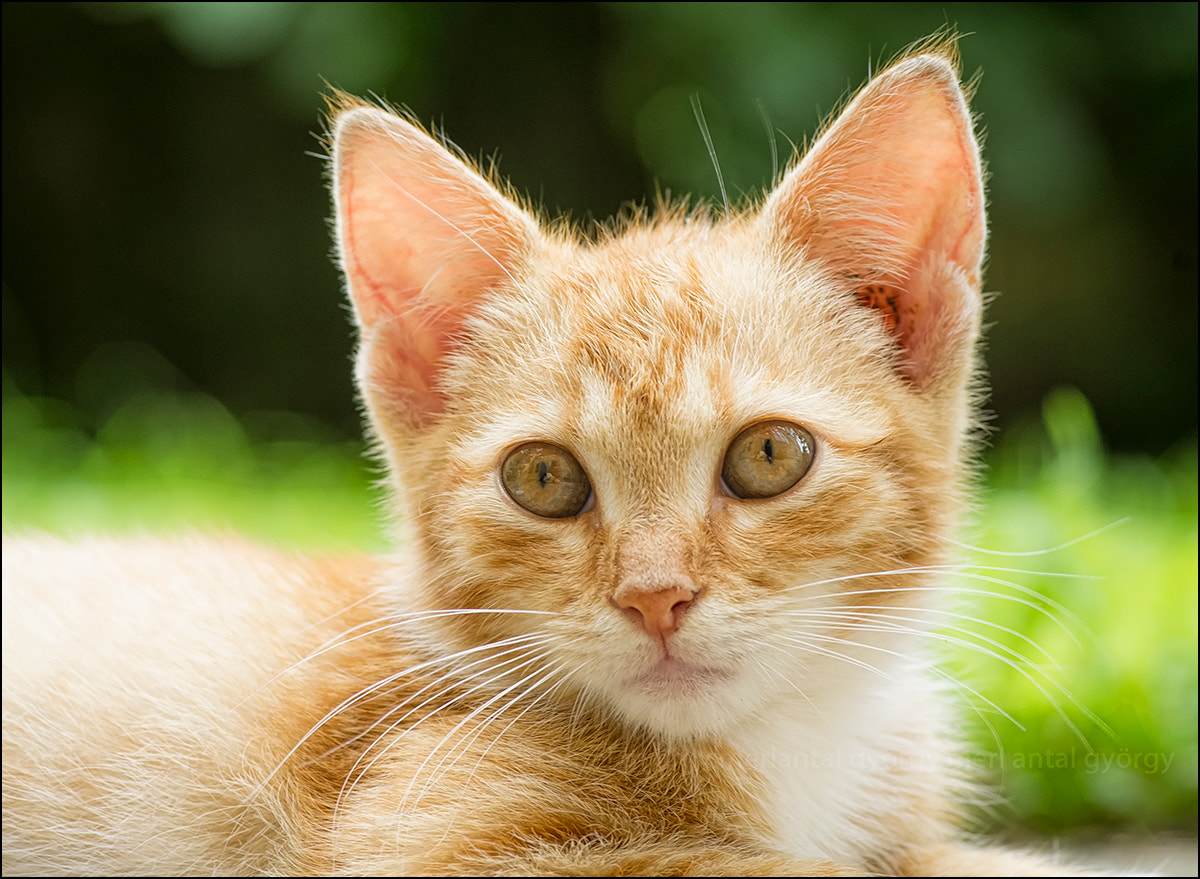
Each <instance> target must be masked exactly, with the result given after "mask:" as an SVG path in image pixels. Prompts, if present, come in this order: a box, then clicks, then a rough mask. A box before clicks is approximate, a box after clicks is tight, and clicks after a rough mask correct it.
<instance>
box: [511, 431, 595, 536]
mask: <svg viewBox="0 0 1200 879" xmlns="http://www.w3.org/2000/svg"><path fill="white" fill-rule="evenodd" d="M500 478H501V481H502V482H503V483H504V490H505V491H507V492H508V495H509V497H511V498H512V499H513V500H514V501H516V502H517V503H518V504H520V505H521V506H523V507H524V508H525V509H527V510H529V512H531V513H533V514H535V515H538V516H544V517H546V518H547V519H566V518H569V517H571V516H578V515H579V514H580V513H582V512H583V509H584V507H586V506H587V502H588V498H590V497H591V496H592V484H591V483H590V482H589V481H588V478H587V474H586V473H584V472H583V467H581V466H580V464H579V462H578V461H576V460H575V456H574V455H572V454H571V453H570V452H568V451H567V450H566V449H564V448H562V447H561V446H556V445H553V444H551V443H525V445H523V446H519V447H517V448H516V449H514V450H513V451H512V452H511V453H510V454H509V456H508V457H507V458H505V459H504V464H503V465H502V466H501V468H500Z"/></svg>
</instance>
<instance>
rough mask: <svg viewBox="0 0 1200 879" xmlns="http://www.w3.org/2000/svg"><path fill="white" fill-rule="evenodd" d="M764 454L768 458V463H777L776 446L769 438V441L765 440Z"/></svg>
mask: <svg viewBox="0 0 1200 879" xmlns="http://www.w3.org/2000/svg"><path fill="white" fill-rule="evenodd" d="M763 452H764V453H765V454H766V456H767V463H768V464H774V463H775V446H774V445H773V444H772V443H771V438H770V437H767V439H765V440H763Z"/></svg>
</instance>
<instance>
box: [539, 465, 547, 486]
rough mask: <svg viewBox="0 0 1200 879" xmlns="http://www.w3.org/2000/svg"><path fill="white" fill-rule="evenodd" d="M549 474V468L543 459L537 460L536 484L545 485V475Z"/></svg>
mask: <svg viewBox="0 0 1200 879" xmlns="http://www.w3.org/2000/svg"><path fill="white" fill-rule="evenodd" d="M549 475H550V468H549V467H547V466H546V462H545V461H538V485H540V486H541V487H542V488H545V487H546V477H547V476H549Z"/></svg>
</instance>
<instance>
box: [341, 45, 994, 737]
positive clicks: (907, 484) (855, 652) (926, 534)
mask: <svg viewBox="0 0 1200 879" xmlns="http://www.w3.org/2000/svg"><path fill="white" fill-rule="evenodd" d="M906 68H908V69H906ZM889 76H890V77H891V80H890V81H885V80H888V77H889ZM864 128H865V129H866V132H865V133H864ZM931 131H932V132H933V133H932V134H931V133H930V132H931ZM864 144H865V145H864ZM335 160H336V174H337V175H338V176H337V181H336V185H337V189H338V209H339V230H340V236H341V245H342V253H343V260H344V264H345V268H346V271H347V276H348V279H349V282H350V287H351V293H352V295H353V298H354V301H355V304H356V308H357V313H358V315H359V318H360V322H361V324H362V327H363V348H362V352H361V357H360V381H361V382H362V384H363V389H364V396H365V398H366V400H367V404H368V408H369V410H370V413H371V416H372V419H373V421H374V424H375V428H376V432H377V434H378V436H379V439H380V440H381V443H382V446H383V449H384V451H385V453H386V455H387V456H388V458H389V461H390V463H391V465H392V467H393V469H394V470H395V472H396V475H397V482H398V485H399V488H400V493H401V506H402V510H403V515H404V516H405V518H406V519H407V520H408V522H409V525H410V527H411V530H412V533H413V535H414V537H415V539H416V542H417V546H418V547H419V551H420V554H421V565H422V570H421V573H420V577H421V583H422V590H423V593H422V594H423V601H425V602H427V603H428V605H430V606H431V607H433V608H438V609H445V610H454V609H472V610H478V609H488V610H495V611H498V612H496V613H468V614H461V615H449V616H446V617H444V618H442V619H441V621H440V623H441V625H442V626H443V627H444V632H445V636H446V639H447V652H454V651H461V650H468V651H469V650H472V649H473V648H476V647H480V646H482V645H484V644H493V645H497V646H495V647H493V648H491V649H490V650H487V651H481V652H479V653H468V654H465V658H466V662H468V663H469V662H474V661H475V660H476V659H478V658H480V657H484V656H486V657H487V660H486V665H487V669H488V671H487V674H488V675H490V676H491V675H494V676H496V679H497V680H498V681H501V682H502V683H499V684H497V686H499V687H501V688H502V687H504V686H511V687H512V688H513V689H512V690H511V693H512V694H513V695H514V696H515V695H517V694H522V693H527V694H528V699H529V700H532V699H533V698H535V697H537V696H542V698H553V699H566V700H568V701H574V700H575V699H576V698H577V697H578V696H579V695H580V694H583V695H584V696H586V697H588V698H587V699H586V700H585V701H586V702H587V704H590V705H592V706H599V707H600V708H601V709H602V710H605V711H607V712H609V713H611V714H613V715H615V716H617V717H619V718H621V719H623V720H625V721H627V722H630V723H632V724H635V725H637V726H640V727H642V728H645V729H648V730H651V731H653V732H656V733H659V734H663V735H668V736H672V737H677V736H691V735H704V734H708V733H714V732H718V731H721V730H724V729H727V728H729V727H730V726H731V725H734V724H737V723H739V722H742V721H743V720H745V719H746V718H747V717H753V716H755V715H757V714H760V713H762V712H764V711H767V710H770V708H771V706H772V705H773V704H774V703H775V701H776V700H777V699H780V698H785V699H789V700H791V701H796V700H800V701H802V702H803V701H805V700H807V701H808V703H809V704H811V705H812V706H813V707H814V710H818V711H819V710H820V709H819V707H818V706H819V704H820V701H821V699H820V697H821V694H822V693H823V692H825V691H827V690H829V689H837V688H840V687H844V686H846V681H847V679H848V676H849V675H850V674H851V673H854V674H857V673H868V674H869V673H872V672H870V671H869V670H868V669H867V668H866V667H867V666H881V665H883V664H885V663H882V662H881V661H880V657H881V656H882V655H883V652H884V651H887V650H890V649H892V647H889V646H888V645H890V644H892V642H893V641H894V640H895V639H894V636H895V634H896V632H895V630H896V629H898V628H899V629H904V628H905V627H906V623H905V622H904V621H905V620H907V621H908V623H907V625H911V624H912V621H913V620H914V614H913V612H912V611H911V608H913V607H914V606H916V605H918V604H920V603H921V600H920V598H919V597H918V596H917V593H918V592H919V591H920V587H921V586H922V585H923V584H927V582H928V581H927V580H923V579H921V577H920V576H919V575H915V574H913V573H887V572H896V571H901V572H904V571H911V569H913V568H914V567H917V566H921V565H928V564H932V563H936V562H937V561H939V560H940V552H941V550H942V546H943V540H944V538H945V537H946V535H947V533H948V530H949V529H950V527H951V526H952V521H953V516H954V512H955V509H956V507H957V504H958V492H959V488H960V479H961V476H960V472H959V469H960V461H961V457H962V449H961V446H962V442H963V435H964V433H965V431H966V429H967V428H968V425H969V419H970V411H969V410H970V407H969V395H968V386H969V382H970V377H971V374H972V349H973V345H974V341H975V334H976V328H977V325H978V313H979V292H978V279H979V262H980V260H981V258H982V243H983V215H982V202H981V196H980V188H979V166H978V158H977V154H976V152H975V144H974V140H973V138H972V136H971V131H970V124H969V120H968V118H967V117H966V114H965V108H964V106H963V104H962V100H961V96H960V95H959V93H958V90H957V86H956V85H955V84H954V80H953V74H952V72H951V71H950V69H949V67H948V66H947V65H946V64H945V63H944V62H942V61H940V60H937V59H930V58H923V59H914V60H912V61H909V62H905V63H904V64H902V65H899V66H898V67H896V68H893V70H892V71H890V72H889V73H888V74H884V75H883V76H882V77H880V78H878V79H877V80H876V81H875V82H874V83H872V85H871V86H868V89H867V90H866V91H865V92H864V93H863V95H860V97H859V98H858V99H856V101H855V102H854V104H852V105H851V107H850V108H849V109H848V110H847V112H846V113H845V114H844V116H843V117H842V119H841V120H839V122H838V123H837V124H836V125H835V126H834V127H833V128H832V129H831V130H830V131H829V132H828V133H827V134H826V135H825V136H824V137H823V138H822V140H821V141H820V142H819V143H818V145H817V146H816V147H814V149H813V150H812V151H811V152H810V154H809V156H808V158H806V160H805V161H804V162H803V163H802V164H801V165H800V166H799V167H797V168H796V169H795V170H794V171H792V172H791V173H790V174H789V175H788V176H787V177H786V178H785V179H784V181H783V182H782V183H781V184H780V186H779V187H778V188H777V189H776V191H775V192H774V193H773V194H772V196H771V197H770V198H769V199H768V201H767V203H766V204H765V205H764V207H763V208H762V209H761V210H759V211H756V212H751V213H747V214H746V215H744V216H740V217H738V218H733V219H722V220H716V221H710V220H709V219H707V218H704V217H700V216H695V217H692V218H690V219H689V218H686V217H680V216H675V217H666V218H662V219H660V220H656V221H649V222H644V223H633V224H630V226H629V228H627V229H625V230H624V231H623V232H621V233H620V234H604V235H602V236H600V240H599V241H598V242H593V243H580V242H577V241H574V240H571V239H568V238H567V237H565V236H564V235H562V234H560V233H557V232H546V231H543V230H542V229H541V228H539V226H538V225H537V224H536V223H535V221H534V220H533V219H532V218H531V217H529V215H527V214H526V213H525V212H524V211H522V210H521V209H520V208H519V207H517V206H516V205H515V204H513V203H512V202H511V201H509V200H508V199H506V198H504V197H503V196H502V195H500V194H499V193H498V192H497V191H496V190H495V189H494V188H493V187H492V186H491V185H489V184H488V183H486V182H485V181H483V180H482V179H481V178H479V177H478V176H477V175H475V173H474V172H473V171H470V170H469V169H468V168H466V167H465V166H463V165H462V164H460V163H459V162H458V160H456V159H454V158H453V157H452V156H450V155H449V154H448V153H446V152H445V151H444V150H443V149H442V148H441V147H440V146H438V145H437V144H435V143H434V142H433V141H431V140H430V139H429V138H428V137H427V136H426V135H424V134H422V133H421V132H419V131H417V130H416V129H414V128H413V127H412V126H410V125H408V123H406V122H404V121H402V120H400V119H398V118H396V117H394V116H390V115H387V114H384V113H382V112H381V111H378V110H374V109H367V108H361V107H358V108H351V109H348V110H346V111H345V112H343V114H342V115H341V117H339V120H338V130H337V140H336V142H335ZM931 166H932V167H931ZM889 608H899V610H895V609H892V610H889ZM889 614H891V616H889Z"/></svg>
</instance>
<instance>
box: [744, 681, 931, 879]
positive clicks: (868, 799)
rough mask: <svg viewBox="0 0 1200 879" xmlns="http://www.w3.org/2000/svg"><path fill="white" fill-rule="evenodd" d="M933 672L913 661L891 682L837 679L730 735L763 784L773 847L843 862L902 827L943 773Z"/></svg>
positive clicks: (811, 856)
mask: <svg viewBox="0 0 1200 879" xmlns="http://www.w3.org/2000/svg"><path fill="white" fill-rule="evenodd" d="M927 675H928V671H927V670H925V669H921V668H918V667H915V666H914V667H910V668H906V669H900V670H898V671H895V672H893V673H891V674H890V675H889V677H888V678H887V679H883V678H881V677H879V676H878V675H877V674H868V673H864V672H861V671H859V670H854V671H853V672H851V673H848V674H843V675H837V676H836V678H837V679H835V680H830V679H826V680H825V681H823V682H822V683H821V685H820V686H819V688H818V689H817V691H815V692H808V693H806V695H807V696H808V699H807V700H805V699H793V700H792V701H791V702H790V703H788V704H784V705H780V706H778V707H776V709H775V710H774V711H773V712H772V713H770V714H769V715H767V716H763V717H760V718H759V719H758V720H756V721H755V722H754V723H752V724H747V725H746V726H745V727H744V728H743V729H742V730H740V731H739V732H738V734H736V735H735V736H734V737H733V744H734V747H735V748H737V749H738V751H739V752H740V753H741V754H742V755H743V756H744V757H745V758H746V759H747V760H748V761H749V762H750V764H751V766H753V767H754V768H755V769H756V770H757V771H758V772H759V773H760V774H761V776H762V778H763V780H764V781H765V790H764V794H763V800H764V801H763V807H764V811H765V813H766V814H767V815H768V816H769V817H770V819H771V823H772V825H773V828H774V836H775V838H774V839H773V840H771V842H772V843H773V844H775V845H777V846H780V847H781V848H783V849H784V850H785V851H788V852H790V853H792V854H794V855H796V856H799V857H804V858H814V857H816V858H829V859H844V858H845V856H846V853H847V852H859V853H862V854H863V855H864V856H865V855H866V854H867V853H868V852H871V851H874V850H878V847H879V845H880V842H881V840H885V839H886V838H887V837H888V836H890V835H891V834H892V833H895V832H896V830H897V829H898V828H897V825H898V824H899V823H901V822H902V821H903V818H902V817H901V816H902V815H903V813H904V812H906V811H907V810H909V809H911V808H912V805H911V804H912V803H913V802H914V801H916V800H919V799H921V797H920V795H919V794H918V793H917V792H918V791H919V790H920V789H922V788H926V786H928V785H937V784H938V783H939V779H940V778H941V777H942V772H941V770H942V768H943V767H942V766H941V765H940V761H941V759H942V756H941V752H942V746H941V744H940V743H939V741H938V740H937V738H936V737H935V736H933V735H931V734H930V733H929V732H928V730H929V728H930V723H929V721H930V720H931V719H932V717H933V716H935V715H936V713H937V712H936V711H934V710H931V709H932V706H933V705H934V704H935V698H934V697H935V693H934V690H935V688H934V687H933V686H931V685H930V683H929V682H928V679H927V677H926V676H927ZM914 788H915V790H914ZM898 817H900V818H901V821H900V822H898V821H897V820H896V819H897V818H898Z"/></svg>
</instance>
